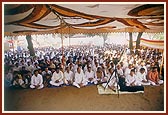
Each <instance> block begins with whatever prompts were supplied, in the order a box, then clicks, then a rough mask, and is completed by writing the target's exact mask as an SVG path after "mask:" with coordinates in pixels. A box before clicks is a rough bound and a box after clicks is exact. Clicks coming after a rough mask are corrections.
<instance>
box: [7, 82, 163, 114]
mask: <svg viewBox="0 0 168 115" xmlns="http://www.w3.org/2000/svg"><path fill="white" fill-rule="evenodd" d="M4 91H5V92H4V93H5V95H4V99H5V100H4V110H5V111H163V110H164V86H163V85H162V86H155V87H153V86H146V87H145V91H144V94H121V95H119V98H118V96H117V95H99V94H98V91H97V87H96V85H94V86H87V87H84V88H81V89H78V88H76V87H72V86H68V87H59V88H44V89H41V90H32V89H21V90H19V89H18V90H13V89H5V90H4Z"/></svg>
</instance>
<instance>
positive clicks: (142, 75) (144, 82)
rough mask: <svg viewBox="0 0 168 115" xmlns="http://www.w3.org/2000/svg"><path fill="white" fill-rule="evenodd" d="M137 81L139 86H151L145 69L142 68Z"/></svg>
mask: <svg viewBox="0 0 168 115" xmlns="http://www.w3.org/2000/svg"><path fill="white" fill-rule="evenodd" d="M136 80H137V84H138V85H150V83H149V82H148V81H147V79H146V72H145V69H144V68H141V69H140V71H138V72H137V75H136Z"/></svg>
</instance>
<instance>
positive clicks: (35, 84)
mask: <svg viewBox="0 0 168 115" xmlns="http://www.w3.org/2000/svg"><path fill="white" fill-rule="evenodd" d="M43 87H44V85H43V77H42V75H40V74H39V73H38V70H34V75H33V76H32V77H31V85H30V88H32V89H42V88H43Z"/></svg>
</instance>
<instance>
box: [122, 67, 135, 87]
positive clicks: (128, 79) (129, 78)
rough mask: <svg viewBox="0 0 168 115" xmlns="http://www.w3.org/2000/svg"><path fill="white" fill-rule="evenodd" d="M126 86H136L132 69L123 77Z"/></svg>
mask: <svg viewBox="0 0 168 115" xmlns="http://www.w3.org/2000/svg"><path fill="white" fill-rule="evenodd" d="M125 82H126V86H137V81H136V75H135V72H134V70H131V71H130V74H129V75H127V76H126V78H125Z"/></svg>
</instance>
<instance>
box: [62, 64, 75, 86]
mask: <svg viewBox="0 0 168 115" xmlns="http://www.w3.org/2000/svg"><path fill="white" fill-rule="evenodd" d="M73 79H74V73H73V72H72V71H71V70H70V67H69V66H67V67H66V68H65V72H64V82H65V84H66V85H71V84H72V83H73Z"/></svg>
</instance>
